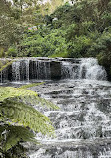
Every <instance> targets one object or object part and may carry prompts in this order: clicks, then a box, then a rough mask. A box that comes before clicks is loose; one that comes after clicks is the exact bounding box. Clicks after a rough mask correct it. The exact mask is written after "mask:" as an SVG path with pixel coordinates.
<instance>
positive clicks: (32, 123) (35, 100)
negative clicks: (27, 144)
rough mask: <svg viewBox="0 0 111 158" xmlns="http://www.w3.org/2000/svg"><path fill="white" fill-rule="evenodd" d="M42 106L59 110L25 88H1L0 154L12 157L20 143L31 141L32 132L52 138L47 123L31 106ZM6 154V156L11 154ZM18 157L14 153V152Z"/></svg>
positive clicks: (52, 130) (51, 129)
mask: <svg viewBox="0 0 111 158" xmlns="http://www.w3.org/2000/svg"><path fill="white" fill-rule="evenodd" d="M35 104H36V105H39V106H40V105H42V106H47V107H49V108H54V109H58V107H57V106H55V105H54V104H52V103H51V102H48V101H46V100H45V99H42V98H40V97H38V95H37V93H36V92H34V91H31V90H26V89H25V87H22V88H13V87H0V135H1V138H0V149H1V150H0V152H1V155H2V156H3V155H7V153H10V154H11V150H12V149H14V148H15V147H17V146H19V145H20V144H19V143H20V142H24V141H34V133H33V131H35V132H41V133H42V134H44V135H48V136H50V135H54V128H53V126H52V123H51V122H50V120H49V119H48V118H47V117H46V116H44V115H43V114H41V113H40V112H39V111H37V110H35V109H34V108H33V107H32V106H31V105H35ZM10 154H9V155H10ZM16 157H17V153H16Z"/></svg>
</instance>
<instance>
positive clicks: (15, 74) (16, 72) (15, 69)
mask: <svg viewBox="0 0 111 158" xmlns="http://www.w3.org/2000/svg"><path fill="white" fill-rule="evenodd" d="M12 79H13V80H14V81H20V61H15V62H13V63H12Z"/></svg>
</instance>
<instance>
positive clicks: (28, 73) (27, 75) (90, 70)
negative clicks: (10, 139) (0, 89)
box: [0, 58, 106, 82]
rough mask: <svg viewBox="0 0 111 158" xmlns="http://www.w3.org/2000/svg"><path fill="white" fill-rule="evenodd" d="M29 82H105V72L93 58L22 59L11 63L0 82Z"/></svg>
mask: <svg viewBox="0 0 111 158" xmlns="http://www.w3.org/2000/svg"><path fill="white" fill-rule="evenodd" d="M8 79H9V80H11V81H16V82H17V81H29V80H44V79H45V80H50V79H73V80H77V79H88V80H106V71H105V70H104V68H103V67H102V66H100V65H98V62H97V59H94V58H81V59H76V58H75V59H70V58H66V59H64V58H55V59H51V58H23V59H17V60H16V61H14V62H13V63H12V66H11V68H10V70H9V72H8V70H5V71H3V72H2V73H1V75H0V80H1V82H3V81H4V80H8Z"/></svg>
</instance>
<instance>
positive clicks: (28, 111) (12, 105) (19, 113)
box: [0, 100, 54, 135]
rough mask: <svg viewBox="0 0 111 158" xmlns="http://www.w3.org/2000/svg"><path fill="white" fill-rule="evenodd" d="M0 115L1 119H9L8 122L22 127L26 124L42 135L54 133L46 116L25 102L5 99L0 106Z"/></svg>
mask: <svg viewBox="0 0 111 158" xmlns="http://www.w3.org/2000/svg"><path fill="white" fill-rule="evenodd" d="M0 116H1V119H2V120H3V118H4V121H6V122H7V121H8V122H9V121H10V120H11V121H10V124H11V123H12V124H13V123H17V124H19V125H23V126H24V127H27V126H28V127H30V128H31V129H32V130H34V131H37V132H38V133H39V132H41V133H42V134H44V135H46V134H47V135H53V134H54V128H53V127H52V125H51V121H50V120H49V119H48V117H46V116H44V115H43V114H41V113H40V112H38V111H37V110H35V109H34V108H33V107H31V106H27V105H26V104H23V103H20V102H15V101H11V100H5V101H4V102H3V103H2V104H1V106H0ZM7 118H8V120H7Z"/></svg>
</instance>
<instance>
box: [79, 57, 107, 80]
mask: <svg viewBox="0 0 111 158" xmlns="http://www.w3.org/2000/svg"><path fill="white" fill-rule="evenodd" d="M79 74H80V78H85V79H92V80H106V71H105V69H104V68H103V67H102V66H100V65H98V61H97V59H94V58H88V59H81V63H80V70H79Z"/></svg>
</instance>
